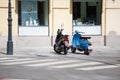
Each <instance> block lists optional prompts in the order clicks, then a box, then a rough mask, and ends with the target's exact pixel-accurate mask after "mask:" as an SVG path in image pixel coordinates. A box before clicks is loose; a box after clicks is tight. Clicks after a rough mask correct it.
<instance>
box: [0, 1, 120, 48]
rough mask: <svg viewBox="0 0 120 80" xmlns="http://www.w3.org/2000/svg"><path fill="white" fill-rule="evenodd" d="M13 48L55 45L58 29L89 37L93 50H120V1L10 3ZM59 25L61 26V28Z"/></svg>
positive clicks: (0, 35)
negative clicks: (79, 32) (106, 47)
mask: <svg viewBox="0 0 120 80" xmlns="http://www.w3.org/2000/svg"><path fill="white" fill-rule="evenodd" d="M11 3H12V35H13V44H14V47H15V48H17V47H40V46H51V45H53V44H54V40H55V36H56V32H57V29H58V28H63V29H64V31H63V34H68V35H70V40H71V38H72V33H73V32H74V31H75V30H79V31H81V32H85V34H83V35H84V36H91V37H92V39H91V42H92V43H93V46H111V47H116V48H120V47H119V45H120V42H119V40H120V23H119V20H120V0H11ZM7 19H8V0H0V48H6V44H7V36H8V21H7ZM61 25H62V26H61Z"/></svg>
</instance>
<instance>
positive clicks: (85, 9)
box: [73, 0, 102, 26]
mask: <svg viewBox="0 0 120 80" xmlns="http://www.w3.org/2000/svg"><path fill="white" fill-rule="evenodd" d="M101 5H102V2H101V0H73V25H74V26H79V25H87V26H88V25H101V12H102V11H101V9H102V8H101Z"/></svg>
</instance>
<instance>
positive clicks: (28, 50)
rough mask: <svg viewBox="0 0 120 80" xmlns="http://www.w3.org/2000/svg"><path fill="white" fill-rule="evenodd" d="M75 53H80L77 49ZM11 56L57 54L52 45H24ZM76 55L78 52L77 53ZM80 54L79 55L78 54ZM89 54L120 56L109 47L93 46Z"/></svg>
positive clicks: (4, 52)
mask: <svg viewBox="0 0 120 80" xmlns="http://www.w3.org/2000/svg"><path fill="white" fill-rule="evenodd" d="M6 52H7V51H6V49H0V56H7V55H6ZM77 53H80V52H79V51H78V52H77ZM70 55H71V56H73V55H76V54H72V53H71V50H70V49H69V51H68V54H67V56H70ZM11 56H58V55H57V54H55V52H54V50H53V47H51V46H46V47H24V48H19V49H14V50H13V55H11ZM77 56H78V54H77ZM80 56H81V55H80ZM90 56H94V57H100V56H101V57H102V56H104V57H105V56H106V57H120V49H116V48H110V47H105V46H101V47H93V51H92V53H90Z"/></svg>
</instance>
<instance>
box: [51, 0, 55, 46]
mask: <svg viewBox="0 0 120 80" xmlns="http://www.w3.org/2000/svg"><path fill="white" fill-rule="evenodd" d="M53 40H54V10H53V0H52V36H51V46H53Z"/></svg>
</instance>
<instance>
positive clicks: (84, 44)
mask: <svg viewBox="0 0 120 80" xmlns="http://www.w3.org/2000/svg"><path fill="white" fill-rule="evenodd" d="M81 33H82V32H79V31H77V30H76V31H75V34H74V35H73V38H72V46H71V51H72V53H75V52H76V49H78V50H79V51H84V54H85V55H89V53H90V52H91V51H92V49H91V48H90V47H91V46H92V44H91V42H90V41H88V39H91V37H82V35H81Z"/></svg>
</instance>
